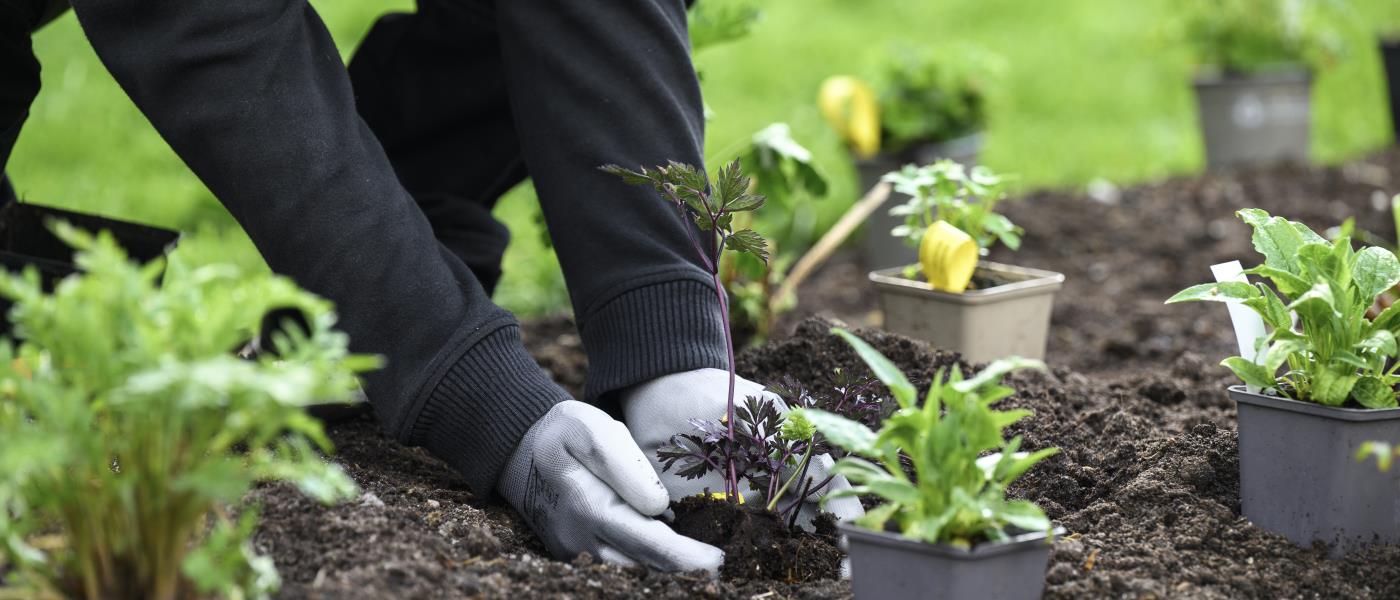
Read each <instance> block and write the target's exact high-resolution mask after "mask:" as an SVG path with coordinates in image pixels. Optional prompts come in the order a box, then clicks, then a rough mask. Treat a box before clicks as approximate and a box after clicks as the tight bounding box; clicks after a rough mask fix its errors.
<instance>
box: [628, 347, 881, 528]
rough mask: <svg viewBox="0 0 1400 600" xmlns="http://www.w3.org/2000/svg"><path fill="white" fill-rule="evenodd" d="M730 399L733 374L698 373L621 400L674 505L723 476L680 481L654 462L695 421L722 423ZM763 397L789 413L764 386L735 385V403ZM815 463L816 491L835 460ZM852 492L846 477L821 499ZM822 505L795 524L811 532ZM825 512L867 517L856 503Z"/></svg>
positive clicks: (807, 506)
mask: <svg viewBox="0 0 1400 600" xmlns="http://www.w3.org/2000/svg"><path fill="white" fill-rule="evenodd" d="M728 394H729V372H728V371H721V370H719V369H698V370H695V371H686V372H684V373H675V374H672V375H666V376H664V377H660V378H657V379H653V380H652V381H649V382H647V383H644V384H641V385H637V386H634V387H631V388H629V389H627V390H626V391H625V392H624V393H623V394H622V412H623V416H624V418H625V419H626V420H627V429H628V430H629V431H631V432H632V437H633V438H634V439H636V440H637V445H638V446H641V448H642V452H644V453H645V454H646V457H647V460H649V461H651V465H652V467H654V468H655V469H656V474H657V475H658V476H660V477H661V482H662V483H663V484H665V485H666V490H667V491H669V492H670V493H671V499H672V500H680V499H681V498H685V497H687V496H694V495H696V494H700V493H703V492H704V491H705V490H706V489H709V490H710V491H712V492H720V491H723V490H724V478H723V477H722V476H721V475H720V474H719V473H709V474H706V475H705V476H704V477H700V478H697V479H689V480H688V479H685V478H684V477H681V476H679V475H676V473H675V469H672V470H671V471H669V472H668V471H664V470H663V469H662V464H661V460H660V459H658V458H657V457H656V451H657V449H659V448H661V447H662V446H665V445H667V444H669V443H670V442H671V436H674V435H676V434H678V433H692V432H693V431H694V429H695V428H694V426H692V425H691V424H690V420H691V419H700V420H719V419H722V418H724V416H725V414H726V413H727V412H728V407H729V406H728V405H729V401H728ZM760 394H761V395H763V396H765V397H767V398H768V399H770V400H772V401H773V403H774V404H775V405H776V406H777V407H778V410H779V411H780V412H786V411H787V404H785V403H784V402H783V400H782V398H779V397H778V396H777V395H776V394H774V393H772V392H768V391H765V390H764V389H763V386H761V385H759V384H757V383H754V382H752V381H749V380H747V379H744V378H742V377H740V378H739V379H738V382H737V383H736V384H735V387H734V397H735V398H736V399H737V401H738V402H743V400H744V398H747V397H749V396H757V395H760ZM811 463H812V464H811V467H809V468H808V469H807V478H808V479H811V480H812V481H813V484H814V485H815V484H817V483H821V482H822V481H823V480H824V479H826V478H827V476H828V475H829V474H830V472H831V467H832V464H833V463H832V460H831V457H830V456H828V455H826V454H822V455H819V456H813V457H812V460H811ZM801 483H802V482H793V484H792V488H801V487H802V485H801ZM850 487H851V484H850V483H848V482H847V481H846V478H845V477H836V478H834V479H832V480H831V483H830V484H828V486H827V487H826V488H825V489H823V490H822V494H825V493H828V492H831V491H834V490H840V489H847V488H850ZM740 491H741V492H743V493H744V494H745V495H746V496H747V495H748V494H750V493H751V492H750V491H749V490H747V489H741V490H740ZM799 493H801V491H800V489H789V490H788V494H789V497H790V498H795V497H796V495H797V494H799ZM755 500H762V499H761V498H758V499H755ZM819 500H820V498H819V496H818V495H817V494H813V495H812V497H811V498H809V499H808V501H806V502H804V503H803V505H802V507H801V509H800V510H801V513H800V515H799V517H798V519H797V522H798V523H799V524H801V525H802V526H803V527H804V528H806V529H811V528H812V519H814V518H816V515H817V511H818V505H817V503H818V501H819ZM791 501H792V500H790V499H789V498H784V499H783V500H780V501H779V503H778V506H779V507H786V506H787V505H786V502H791ZM823 510H826V511H827V512H830V513H832V514H835V515H836V518H837V519H838V520H841V521H849V520H851V519H855V518H856V517H859V516H861V515H863V514H865V509H863V508H861V505H860V500H859V499H857V498H854V497H847V498H838V499H835V500H832V501H830V502H828V503H827V504H826V507H825V508H824V509H823Z"/></svg>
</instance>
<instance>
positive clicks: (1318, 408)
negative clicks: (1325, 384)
mask: <svg viewBox="0 0 1400 600" xmlns="http://www.w3.org/2000/svg"><path fill="white" fill-rule="evenodd" d="M1228 392H1229V394H1230V399H1231V400H1234V401H1235V402H1237V403H1240V404H1248V405H1250V406H1258V407H1260V408H1271V409H1274V410H1283V411H1288V412H1295V413H1301V414H1305V415H1309V416H1314V417H1320V418H1323V419H1332V420H1334V421H1353V422H1364V421H1392V420H1396V419H1400V408H1342V407H1337V406H1324V405H1321V404H1318V403H1316V402H1304V401H1302V400H1293V399H1290V398H1284V397H1281V396H1269V395H1266V394H1263V393H1260V392H1251V391H1249V390H1248V389H1246V388H1245V386H1243V385H1232V386H1230V387H1229V388H1228Z"/></svg>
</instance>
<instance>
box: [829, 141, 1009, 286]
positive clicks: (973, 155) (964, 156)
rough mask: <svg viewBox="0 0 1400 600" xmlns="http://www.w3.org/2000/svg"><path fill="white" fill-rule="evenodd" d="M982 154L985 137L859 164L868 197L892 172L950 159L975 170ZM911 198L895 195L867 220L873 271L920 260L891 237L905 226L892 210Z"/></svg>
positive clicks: (869, 264) (867, 250)
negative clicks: (906, 167) (914, 165)
mask: <svg viewBox="0 0 1400 600" xmlns="http://www.w3.org/2000/svg"><path fill="white" fill-rule="evenodd" d="M981 152H982V134H980V133H977V134H973V135H969V136H966V137H961V138H957V139H954V140H948V141H946V142H940V143H937V144H923V145H919V146H915V147H913V148H910V149H907V150H905V151H903V152H900V153H898V154H881V155H879V156H876V157H874V158H870V159H866V160H859V161H856V172H857V173H858V174H859V175H860V189H861V193H862V194H864V193H865V192H866V191H868V190H869V189H870V188H873V187H875V186H876V185H877V184H879V183H880V178H881V177H884V176H885V173H889V172H890V171H898V170H899V169H901V168H904V165H907V164H917V165H927V164H931V163H933V162H934V161H937V160H939V159H943V158H946V159H949V160H953V161H956V162H958V163H961V164H962V165H964V166H968V167H971V166H972V165H975V164H977V156H978V155H979V154H980V153H981ZM908 199H909V196H906V195H904V194H899V193H891V194H890V197H889V198H888V199H886V200H885V203H884V204H883V205H881V206H880V207H879V208H877V209H875V212H873V213H871V214H870V218H868V219H866V221H865V248H864V251H865V263H866V264H865V266H866V267H867V268H870V269H886V268H889V267H900V266H904V265H907V264H910V263H912V262H915V261H917V260H918V256H917V255H918V253H917V252H915V251H914V249H913V248H910V247H909V246H908V245H906V244H905V243H904V240H901V239H897V238H895V237H894V236H892V235H890V230H891V229H894V228H895V227H898V226H899V225H901V224H903V221H901V220H900V218H899V217H891V216H890V209H891V208H893V207H895V206H899V205H900V204H903V203H904V202H905V201H906V200H908Z"/></svg>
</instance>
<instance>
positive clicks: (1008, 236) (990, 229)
mask: <svg viewBox="0 0 1400 600" xmlns="http://www.w3.org/2000/svg"><path fill="white" fill-rule="evenodd" d="M884 179H885V181H889V182H891V183H893V184H894V189H895V191H897V192H900V193H902V194H907V195H908V196H909V200H908V201H906V202H905V203H904V204H901V205H899V206H896V207H894V208H891V209H890V214H891V215H893V216H897V217H904V224H903V225H900V226H898V227H895V228H894V230H892V231H891V232H890V235H893V236H895V237H901V238H904V239H905V242H906V243H907V244H909V245H910V246H913V247H915V248H917V247H919V241H920V240H922V239H923V237H924V232H925V231H927V230H928V228H929V226H930V225H933V224H934V223H936V222H938V221H940V220H942V221H947V222H948V224H950V225H952V226H954V227H957V228H958V229H961V230H963V232H964V233H967V234H968V235H969V236H972V239H973V240H976V241H977V246H978V247H979V248H980V249H981V251H982V254H983V255H985V254H986V253H987V251H988V250H989V249H990V248H991V246H992V244H995V243H996V242H997V241H998V240H999V241H1001V243H1003V244H1005V245H1006V247H1007V248H1011V249H1012V250H1015V249H1017V248H1020V247H1021V233H1022V232H1023V231H1022V229H1021V228H1020V227H1017V226H1016V225H1015V224H1014V223H1012V222H1011V219H1008V218H1006V216H1005V215H1002V214H1000V213H998V212H996V209H997V203H998V202H1000V201H1001V200H1002V199H1003V198H1005V197H1006V177H1003V176H1001V175H998V174H996V173H994V172H992V170H991V169H988V168H986V167H982V166H977V167H972V168H971V169H967V168H965V167H963V166H962V165H961V164H958V163H956V162H954V161H951V160H940V161H938V162H935V163H933V164H931V165H927V166H923V167H919V166H915V165H906V166H905V167H904V168H903V169H902V170H899V171H895V172H893V173H889V174H887V175H885V177H884Z"/></svg>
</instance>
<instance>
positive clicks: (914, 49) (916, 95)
mask: <svg viewBox="0 0 1400 600" xmlns="http://www.w3.org/2000/svg"><path fill="white" fill-rule="evenodd" d="M999 68H1000V66H999V62H998V60H997V59H996V58H995V57H993V56H992V55H991V54H989V53H988V52H986V51H985V50H982V49H980V48H976V47H972V46H960V45H953V46H943V47H940V48H938V49H937V50H934V49H929V48H925V47H923V46H916V45H912V44H903V45H897V46H895V47H894V48H892V49H891V50H890V53H889V54H888V55H887V56H886V58H885V61H884V63H883V64H882V65H881V67H880V69H879V77H878V79H877V83H876V89H877V90H878V91H877V94H878V96H879V106H880V130H881V131H880V137H881V142H880V146H881V147H882V148H884V149H885V150H886V151H887V152H899V151H901V150H903V149H905V148H908V147H910V146H915V145H918V144H928V143H937V142H944V141H948V140H952V139H956V138H960V137H964V136H967V135H971V134H974V133H977V132H979V131H981V130H982V129H984V128H985V127H986V125H987V96H988V91H989V90H988V88H989V87H990V86H991V85H992V80H993V79H994V77H995V73H996V72H997V71H998V70H999Z"/></svg>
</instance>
